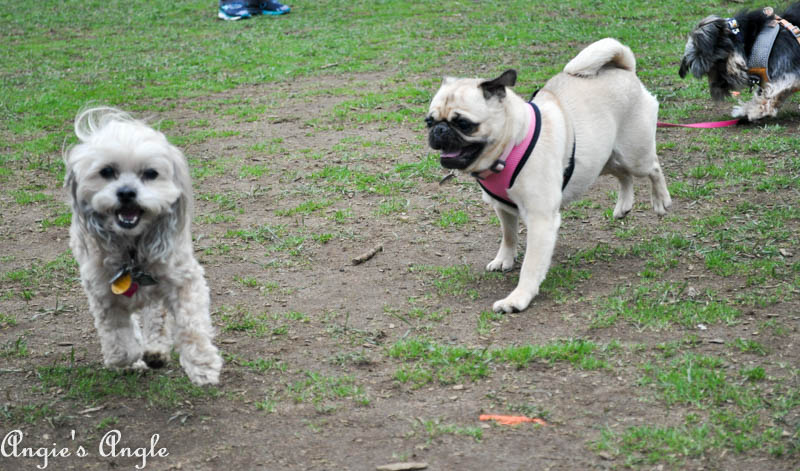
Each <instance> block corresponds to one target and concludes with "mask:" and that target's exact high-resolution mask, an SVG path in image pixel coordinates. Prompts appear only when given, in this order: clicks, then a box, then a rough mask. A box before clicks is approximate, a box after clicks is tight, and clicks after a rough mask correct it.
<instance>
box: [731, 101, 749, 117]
mask: <svg viewBox="0 0 800 471" xmlns="http://www.w3.org/2000/svg"><path fill="white" fill-rule="evenodd" d="M745 115H747V110H746V109H745V106H744V103H740V104H739V105H737V106H734V107H733V111H732V112H731V116H733V117H734V118H743V117H745Z"/></svg>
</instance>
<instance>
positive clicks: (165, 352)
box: [140, 305, 171, 369]
mask: <svg viewBox="0 0 800 471" xmlns="http://www.w3.org/2000/svg"><path fill="white" fill-rule="evenodd" d="M140 317H141V318H142V330H143V332H142V333H143V336H144V353H143V354H142V360H143V361H144V362H145V363H146V364H147V366H148V367H149V368H153V369H157V368H162V367H163V366H164V365H166V364H167V361H168V360H169V350H170V346H171V345H170V335H169V328H168V323H167V311H166V309H164V307H163V306H161V305H157V306H152V307H147V308H145V309H143V310H142V311H141V313H140Z"/></svg>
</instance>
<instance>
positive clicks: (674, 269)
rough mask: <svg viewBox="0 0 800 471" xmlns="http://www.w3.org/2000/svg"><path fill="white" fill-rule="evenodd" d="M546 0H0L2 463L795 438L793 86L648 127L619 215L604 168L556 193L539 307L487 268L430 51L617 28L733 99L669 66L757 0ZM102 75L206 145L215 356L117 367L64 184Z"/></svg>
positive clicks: (529, 51)
mask: <svg viewBox="0 0 800 471" xmlns="http://www.w3.org/2000/svg"><path fill="white" fill-rule="evenodd" d="M545 3H546V2H541V4H540V2H529V1H509V2H469V1H449V0H445V1H440V2H407V1H399V0H398V1H392V0H389V1H385V2H372V1H366V0H363V1H362V0H355V1H349V2H334V1H330V2H328V1H319V2H306V1H303V0H297V2H296V3H294V4H291V3H290V5H291V6H292V8H293V10H292V13H291V14H290V15H288V16H286V17H282V18H255V19H252V20H248V21H246V22H235V23H227V22H221V21H216V20H214V17H215V14H216V12H215V8H216V2H215V1H212V0H202V1H197V0H189V1H166V0H154V1H132V2H101V1H80V2H79V1H76V0H72V1H65V2H58V3H55V2H52V3H51V2H41V4H38V2H37V5H36V7H35V8H36V9H38V12H37V13H36V14H31V15H27V14H26V15H20V14H17V13H15V9H18V8H19V6H18V4H17V3H15V2H10V1H8V0H0V11H1V12H2V13H0V36H1V37H2V41H0V44H2V45H0V53H2V56H3V57H4V58H5V60H4V61H2V63H0V76H2V86H0V116H2V120H0V201H1V202H2V203H1V204H2V207H3V211H2V212H0V241H1V242H0V244H2V246H1V247H2V250H1V251H0V438H3V439H4V448H3V450H4V451H3V454H2V455H0V469H1V470H4V471H5V470H22V469H24V470H27V469H37V466H38V467H39V469H41V467H42V466H43V465H44V457H43V456H42V455H47V469H58V470H62V469H135V467H136V466H139V469H141V468H143V467H144V469H155V470H167V469H184V470H217V469H242V470H250V469H264V470H275V469H290V470H295V469H296V470H300V469H312V470H340V469H341V470H344V469H347V470H373V469H376V468H377V467H378V466H381V465H386V464H390V463H399V462H422V463H427V465H428V468H427V469H431V470H479V469H487V468H489V469H498V470H512V469H513V470H517V469H519V470H528V469H558V470H578V469H626V468H633V469H719V470H738V469H741V470H755V469H758V470H796V469H798V468H800V331H798V327H799V326H800V243H798V238H799V236H798V234H799V233H800V206H799V205H798V200H800V154H799V153H798V149H799V148H800V138H798V134H797V132H798V125H799V124H800V111H798V106H797V103H798V101H797V99H794V100H791V101H790V102H789V103H787V105H786V106H785V107H784V109H783V111H782V112H781V113H780V114H779V115H778V117H777V118H774V119H768V120H764V121H763V122H760V123H757V124H749V125H743V126H736V127H731V128H724V129H717V130H688V129H667V130H659V131H658V134H657V140H658V151H659V155H660V159H661V164H662V166H663V168H664V171H665V175H666V176H667V182H668V185H669V189H670V192H671V194H672V197H673V207H672V209H671V212H670V213H669V214H668V215H667V216H666V217H664V218H661V219H659V218H657V217H656V216H655V215H654V214H653V212H652V210H651V209H650V204H649V186H648V184H647V183H646V182H643V181H641V182H637V185H636V190H637V197H638V199H637V203H636V205H635V206H634V210H633V211H632V212H631V214H629V215H628V217H627V218H626V219H624V220H622V221H617V220H614V219H613V218H612V216H611V211H612V208H613V204H614V201H615V191H616V181H614V180H613V179H612V178H611V177H603V178H601V179H600V181H599V182H598V183H597V184H596V185H595V187H594V188H593V190H591V191H590V192H589V193H588V194H587V195H586V197H585V198H584V199H582V200H581V201H578V202H576V203H574V204H572V205H570V206H569V207H566V208H564V209H563V212H562V217H563V221H562V226H561V230H560V235H559V239H558V243H557V246H556V251H555V255H554V257H553V263H552V266H551V268H550V272H549V274H548V277H547V279H546V281H545V283H544V285H543V286H542V290H541V293H540V294H539V296H538V297H536V298H535V299H534V301H533V302H532V304H531V306H530V308H529V309H527V310H526V311H524V312H521V313H516V314H507V315H500V314H495V313H493V312H491V305H492V303H493V302H494V301H495V300H497V299H500V298H502V297H504V296H505V295H506V294H508V293H509V292H510V291H511V290H512V289H513V287H514V286H515V285H516V282H517V277H518V271H519V267H518V265H517V267H516V268H515V270H513V271H511V272H509V273H504V274H498V273H486V272H484V271H483V267H484V266H485V265H486V263H487V262H488V261H490V260H491V259H492V258H493V257H494V255H495V252H496V250H497V247H498V244H499V238H500V233H499V224H498V221H497V219H496V217H494V215H493V214H492V212H491V210H490V208H489V207H488V206H487V205H485V204H484V203H482V202H481V198H480V193H479V190H478V187H477V185H476V184H475V183H474V182H473V181H472V179H471V178H468V177H465V176H461V177H457V178H455V179H451V180H449V181H448V182H446V183H444V184H442V185H440V184H439V181H440V180H441V179H442V178H443V177H444V176H445V175H446V174H447V173H446V172H445V171H443V170H442V169H441V168H440V167H439V164H438V155H437V154H436V153H435V152H432V151H431V150H430V149H428V147H427V138H426V132H425V126H424V123H423V117H424V114H425V112H426V110H427V106H428V102H429V101H430V98H431V97H432V95H433V93H434V92H435V91H436V89H437V88H438V85H439V82H440V80H441V77H442V76H444V75H448V74H450V75H461V76H483V77H493V76H495V75H496V74H497V73H498V72H501V71H502V70H505V69H506V68H508V67H513V68H516V69H517V71H518V73H519V80H518V84H517V87H516V90H517V91H518V92H519V93H520V94H521V95H522V96H528V95H530V93H532V92H533V91H534V90H535V89H536V88H538V87H539V86H541V85H542V84H543V83H544V82H545V81H546V79H547V78H548V77H550V76H551V75H553V74H554V73H556V72H557V71H558V70H560V69H561V68H562V67H563V65H564V64H565V63H566V62H567V61H568V60H569V59H570V58H571V57H573V56H574V55H575V54H576V53H577V52H578V51H579V50H580V49H581V48H582V47H583V46H585V45H587V44H589V43H590V42H592V41H594V40H597V39H600V38H602V37H606V36H612V37H616V38H618V39H619V40H621V41H622V42H623V43H625V44H627V45H629V46H630V47H631V48H632V49H633V51H634V53H635V54H636V56H637V61H638V62H637V71H638V74H639V76H640V78H641V79H642V81H643V82H644V83H645V85H646V86H647V87H648V89H649V90H650V91H651V92H652V93H653V94H654V95H656V96H657V98H658V99H659V101H660V102H661V114H660V118H661V120H663V121H672V122H675V121H679V122H692V121H709V120H721V119H728V117H729V113H730V109H731V107H732V105H733V101H728V102H726V103H719V104H715V103H712V102H711V101H710V98H709V95H708V90H707V84H705V83H704V82H703V81H699V80H694V79H692V80H685V81H682V80H680V79H679V78H678V76H677V68H678V63H679V60H680V56H681V53H682V51H683V45H684V42H685V35H686V33H687V32H688V31H689V30H690V28H691V27H692V26H693V25H694V24H695V23H696V22H697V21H698V20H699V19H700V18H702V17H704V16H706V15H708V14H711V13H715V14H719V15H721V16H725V15H730V14H733V13H734V12H735V11H736V10H738V9H739V8H743V7H747V8H755V7H761V6H763V5H762V4H760V3H756V2H751V1H746V2H743V3H738V2H728V1H708V0H699V1H693V2H684V1H649V0H642V1H633V0H631V1H610V2H589V1H581V0H568V1H564V2H560V3H559V4H558V5H545ZM547 3H549V2H547ZM773 6H777V5H773ZM742 95H743V98H749V92H748V91H747V90H745V91H743V94H742ZM89 103H95V104H111V105H114V106H118V107H121V108H123V109H126V110H129V111H131V112H132V113H134V114H135V115H136V116H140V117H150V118H151V121H152V122H153V123H156V126H157V127H158V128H159V129H161V130H162V131H163V132H164V133H165V134H167V136H168V137H169V139H170V140H171V141H172V142H173V143H174V144H176V145H178V146H179V147H181V149H183V151H184V152H185V154H186V156H187V157H188V159H189V162H190V165H191V167H192V172H193V175H192V176H193V179H194V188H195V198H196V201H197V205H196V206H197V207H196V215H195V219H194V227H193V233H194V239H195V250H196V256H197V257H198V259H199V260H200V262H201V264H202V265H203V266H204V267H205V270H206V276H207V279H208V283H209V286H210V288H211V296H212V298H211V300H212V319H213V322H214V324H215V326H216V327H217V330H218V336H217V338H216V343H217V345H218V346H219V347H220V349H221V350H222V352H223V356H224V358H225V360H226V364H225V366H224V368H223V371H222V376H221V382H220V384H219V385H218V386H216V387H203V388H200V387H196V386H193V385H192V384H191V383H190V382H189V381H188V380H187V378H186V376H185V374H184V373H183V372H182V371H181V369H180V367H179V365H178V364H177V361H176V359H175V358H173V362H172V363H170V364H169V365H168V366H167V367H166V368H165V369H163V370H159V371H152V372H145V373H142V372H120V371H110V370H106V369H104V368H103V367H102V359H101V355H100V348H99V341H98V339H97V336H96V334H95V332H94V327H93V325H92V320H91V316H90V314H89V313H88V310H87V302H86V297H85V295H84V294H83V292H82V289H81V287H80V284H79V280H78V272H77V266H76V264H75V262H74V260H73V258H72V256H71V254H70V252H69V250H68V245H67V240H68V226H69V221H70V211H69V207H68V206H67V205H66V193H65V191H64V189H63V188H62V187H61V184H62V181H63V165H62V163H61V155H62V149H63V148H64V147H65V146H68V145H70V144H71V143H73V142H74V137H73V135H72V127H71V126H72V118H73V117H74V115H75V113H76V111H77V110H78V109H79V108H80V107H82V106H84V105H86V104H89ZM523 230H524V229H523ZM523 240H524V238H523ZM378 249H380V250H378ZM522 253H523V248H520V254H522ZM365 254H366V255H372V256H371V258H368V257H366V256H365V257H363V258H368V259H367V260H366V261H363V263H359V264H354V262H353V259H354V258H358V257H361V256H364V255H365ZM481 414H504V415H525V416H529V417H538V418H541V419H543V420H544V421H545V422H546V424H547V425H534V424H521V425H517V426H505V425H497V424H495V423H492V422H482V421H479V416H480V415H481ZM15 430H18V431H19V432H18V433H15V432H13V431H15ZM156 435H157V436H156ZM15 437H21V443H20V444H19V446H18V450H17V451H18V453H17V454H22V453H25V452H26V451H25V449H27V450H28V451H27V453H29V454H30V453H34V454H38V456H35V457H27V458H26V457H20V456H14V453H12V447H11V442H13V441H14V440H15ZM117 438H118V440H117V441H116V443H114V442H115V439H117ZM81 451H82V452H83V453H81ZM130 455H133V456H130Z"/></svg>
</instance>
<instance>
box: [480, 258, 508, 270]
mask: <svg viewBox="0 0 800 471" xmlns="http://www.w3.org/2000/svg"><path fill="white" fill-rule="evenodd" d="M512 268H514V259H513V258H511V259H502V258H495V259H494V260H492V261H491V262H489V264H488V265H486V271H509V270H511V269H512Z"/></svg>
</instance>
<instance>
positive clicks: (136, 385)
mask: <svg viewBox="0 0 800 471" xmlns="http://www.w3.org/2000/svg"><path fill="white" fill-rule="evenodd" d="M36 375H37V377H38V379H39V382H40V388H41V389H42V390H43V391H51V390H54V389H58V390H60V392H59V395H60V396H61V397H63V398H65V399H71V400H76V401H78V402H80V403H82V404H88V405H92V404H96V403H98V402H99V401H104V400H107V399H110V398H116V399H122V398H129V399H139V400H144V401H145V403H147V404H150V405H152V406H155V407H160V408H173V407H176V406H177V405H179V404H180V403H182V402H183V401H186V400H189V399H193V398H214V397H217V396H218V395H219V391H218V390H217V389H216V388H214V387H200V386H195V385H193V384H192V383H191V382H190V381H189V379H188V378H187V377H186V375H184V374H183V373H182V372H180V373H179V374H178V375H177V376H176V377H174V378H172V377H170V376H167V375H165V374H163V373H156V374H149V373H140V372H120V371H112V370H107V369H104V368H98V367H97V366H96V365H58V364H55V365H51V366H41V367H38V368H36Z"/></svg>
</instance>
